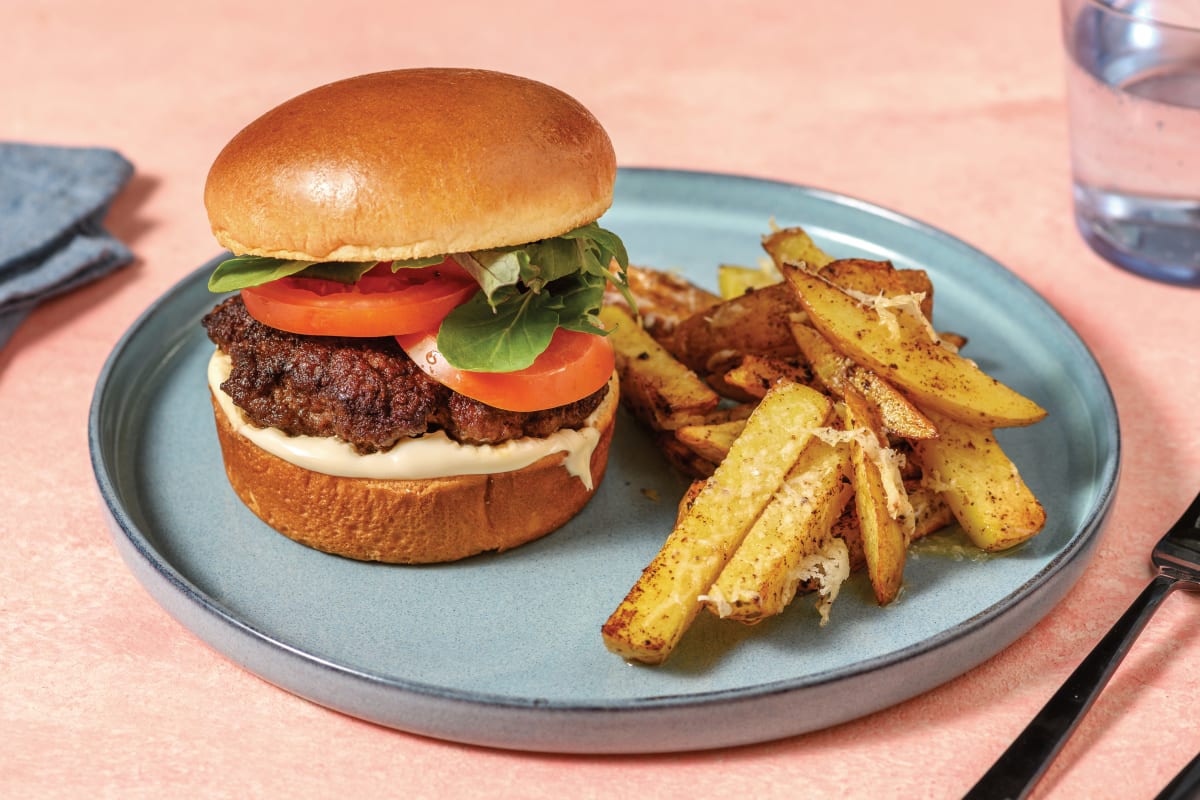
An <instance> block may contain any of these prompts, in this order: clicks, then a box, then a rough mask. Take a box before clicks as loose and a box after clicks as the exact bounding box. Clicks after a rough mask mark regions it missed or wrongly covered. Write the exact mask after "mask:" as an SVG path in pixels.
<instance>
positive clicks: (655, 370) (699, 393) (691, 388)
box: [600, 306, 721, 430]
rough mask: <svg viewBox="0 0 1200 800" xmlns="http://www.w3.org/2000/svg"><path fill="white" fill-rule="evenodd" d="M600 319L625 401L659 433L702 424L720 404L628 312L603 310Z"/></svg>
mask: <svg viewBox="0 0 1200 800" xmlns="http://www.w3.org/2000/svg"><path fill="white" fill-rule="evenodd" d="M600 319H601V320H602V321H603V322H604V324H605V326H606V327H607V328H608V330H609V335H608V338H609V340H610V341H611V342H612V345H613V350H614V351H615V353H616V362H617V374H618V375H619V376H620V379H621V399H622V401H623V402H625V403H626V405H629V406H631V407H632V408H633V410H634V413H636V414H639V415H642V416H644V417H646V418H648V419H650V420H652V421H653V423H654V427H655V429H656V430H674V429H675V428H678V427H680V426H682V425H687V424H690V423H694V422H703V421H704V415H705V414H707V413H708V412H710V411H712V410H714V409H715V408H716V407H717V406H718V405H719V404H720V402H721V398H720V397H718V396H717V393H716V392H714V391H713V390H712V389H710V388H709V387H708V385H707V384H705V383H704V381H702V380H700V378H698V377H697V376H696V373H694V372H693V371H692V370H690V369H688V368H687V367H686V366H684V365H683V364H681V363H679V362H678V361H676V360H675V359H674V358H672V357H671V355H670V354H669V353H668V352H667V351H666V350H665V349H664V348H663V347H662V346H661V345H660V344H659V343H658V342H656V341H655V340H654V338H653V337H651V336H650V334H649V333H647V332H646V331H645V330H644V329H643V328H642V327H641V326H640V325H638V323H637V322H636V321H635V320H634V319H633V317H631V316H629V314H628V313H626V312H625V311H624V310H622V309H621V308H619V307H617V306H605V307H604V308H603V309H601V311H600Z"/></svg>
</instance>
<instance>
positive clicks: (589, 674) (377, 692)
mask: <svg viewBox="0 0 1200 800" xmlns="http://www.w3.org/2000/svg"><path fill="white" fill-rule="evenodd" d="M772 219H774V220H775V221H776V222H777V223H779V224H780V225H791V224H800V225H803V226H805V227H806V228H807V229H808V230H809V231H810V232H811V233H812V235H813V237H814V238H815V239H816V240H817V242H818V243H819V244H821V245H822V246H824V247H825V248H826V249H827V250H829V251H830V252H832V253H834V254H836V255H845V256H861V257H872V258H887V259H891V260H892V261H893V262H895V263H896V265H897V266H899V267H923V268H925V269H927V270H928V271H929V272H930V273H931V274H932V277H933V280H934V284H935V286H936V291H937V302H936V305H937V309H936V312H935V313H936V323H937V325H938V326H939V327H940V328H942V329H947V330H953V331H957V332H960V333H963V334H966V335H967V336H968V337H970V344H969V350H968V354H969V355H970V356H971V357H973V358H975V359H976V360H978V361H979V362H980V363H981V365H982V366H983V367H984V368H985V369H986V370H988V371H989V372H991V373H992V374H994V375H996V376H997V377H998V378H1000V379H1001V380H1003V381H1005V382H1007V383H1008V384H1010V385H1012V386H1013V387H1015V388H1016V389H1017V390H1019V391H1021V392H1023V393H1025V394H1027V395H1029V396H1030V397H1032V398H1034V399H1035V400H1037V402H1039V403H1041V404H1042V405H1043V406H1044V407H1046V408H1047V409H1048V410H1049V412H1050V415H1049V418H1048V419H1047V420H1046V421H1044V422H1042V423H1040V424H1038V425H1036V426H1034V427H1033V428H1029V429H1021V430H1006V431H1002V432H1001V434H1000V438H1001V441H1002V443H1003V445H1004V446H1005V448H1006V449H1007V450H1008V451H1009V453H1010V455H1011V456H1012V457H1013V459H1014V461H1016V463H1017V464H1018V465H1019V466H1020V468H1021V470H1022V473H1023V475H1024V476H1025V478H1026V479H1027V481H1028V483H1029V484H1030V485H1031V487H1032V488H1033V489H1034V491H1035V492H1036V493H1037V495H1038V496H1039V497H1040V498H1041V500H1042V501H1043V503H1044V504H1045V506H1046V509H1047V511H1048V514H1049V523H1048V525H1047V527H1046V530H1045V531H1044V532H1043V533H1042V534H1041V535H1040V536H1039V537H1037V538H1036V539H1035V540H1033V541H1031V542H1030V543H1028V544H1026V545H1025V546H1023V547H1021V548H1019V549H1017V550H1016V551H1015V552H1013V553H1011V554H1008V555H1005V556H1003V557H999V558H992V559H989V560H985V561H974V560H955V559H954V558H951V557H948V556H942V555H938V554H937V553H928V552H925V553H918V554H917V556H916V557H914V558H912V559H910V562H909V564H908V566H907V569H906V572H905V590H904V593H903V595H902V597H901V599H900V600H899V601H898V602H896V603H895V604H893V605H891V606H889V607H887V608H879V607H877V606H876V605H875V604H874V602H873V601H872V599H871V596H870V590H869V587H868V585H867V583H866V581H865V580H864V578H863V577H862V576H856V577H854V578H852V579H851V581H850V582H848V583H847V585H846V587H845V588H844V589H843V593H842V595H841V596H840V597H839V599H838V601H837V603H836V604H835V605H834V608H833V617H832V621H831V623H830V624H829V625H828V626H826V627H823V628H822V627H819V626H818V625H817V615H816V612H815V610H814V609H813V606H812V602H811V600H809V599H800V600H798V601H797V602H795V603H794V604H793V605H792V606H791V607H790V608H789V610H788V611H787V612H786V613H785V614H783V615H781V616H780V617H778V618H775V619H773V620H770V621H767V622H764V623H762V624H761V625H758V626H757V627H754V628H746V627H743V626H741V625H739V624H737V623H732V622H722V621H718V620H716V619H714V618H711V617H709V616H708V615H701V617H700V618H699V619H698V620H697V622H696V624H695V625H694V626H693V628H692V629H691V630H690V631H689V632H688V633H687V635H686V636H685V637H684V640H683V642H682V644H681V646H680V647H679V649H678V650H677V651H676V652H675V654H674V655H673V656H672V658H671V660H670V661H669V662H668V663H667V664H666V665H664V666H661V667H638V666H631V665H629V664H626V663H624V662H622V661H621V660H620V659H618V658H616V657H615V656H613V655H611V654H609V653H608V652H607V651H606V650H605V649H604V646H603V644H602V643H601V639H600V625H601V623H603V622H604V620H605V619H606V618H607V617H608V615H609V613H611V612H612V610H613V609H614V608H616V606H617V604H618V602H619V601H620V600H621V598H622V597H623V596H624V595H625V593H626V591H628V589H629V587H630V586H631V585H632V584H633V582H634V581H635V580H636V579H637V577H638V575H639V573H640V572H641V570H642V568H643V567H644V566H645V565H646V564H647V563H648V562H649V561H650V559H651V558H652V557H653V555H654V553H655V552H656V551H657V549H658V547H659V546H660V544H661V543H662V541H663V539H664V538H665V536H666V535H667V533H668V532H669V530H670V528H671V523H672V519H673V517H674V514H675V503H676V500H677V499H678V497H679V496H680V494H681V492H682V491H683V489H684V485H685V484H684V481H683V480H682V479H680V478H679V477H677V476H676V475H674V474H673V473H672V471H671V470H670V469H669V468H668V467H667V466H666V465H665V463H664V462H663V460H662V459H661V458H660V456H659V455H658V453H657V452H656V451H655V449H654V447H653V446H652V444H651V442H650V439H649V438H648V437H647V436H646V435H645V434H644V433H643V432H642V431H641V430H639V429H638V427H637V426H636V425H635V424H634V423H633V421H632V420H631V419H630V418H628V417H622V418H621V419H620V420H619V424H620V429H619V434H618V436H617V440H616V442H615V444H614V449H613V455H612V459H611V462H610V466H609V474H608V477H607V479H606V481H605V482H604V484H603V486H602V487H601V489H600V491H599V493H598V495H597V497H596V498H595V499H594V500H593V502H592V503H591V505H590V506H589V507H588V508H587V509H586V510H585V511H584V512H583V513H582V514H581V515H580V516H579V517H577V518H576V519H575V520H573V521H572V522H571V523H570V524H569V525H568V526H567V527H565V528H563V529H561V530H559V531H558V532H556V533H554V534H553V535H551V536H548V537H546V538H544V539H542V540H540V541H537V542H535V543H533V544H530V545H526V546H524V547H521V548H518V549H517V550H514V551H511V552H508V553H505V554H502V555H498V556H484V557H479V558H475V559H470V560H467V561H464V562H460V563H456V564H449V565H443V566H432V567H402V566H385V565H378V564H364V563H358V562H354V561H349V560H345V559H341V558H337V557H333V556H328V555H323V554H321V553H318V552H315V551H313V550H308V549H306V548H304V547H302V546H300V545H298V544H294V543H293V542H291V541H290V540H288V539H286V538H284V537H282V536H280V535H278V534H276V533H274V532H273V531H271V530H270V529H268V528H267V527H265V526H264V525H263V524H262V523H260V522H259V520H258V519H257V518H256V517H254V516H253V515H252V514H251V513H250V512H249V511H248V510H247V509H246V508H244V507H243V506H242V504H241V503H240V502H239V501H238V499H237V498H236V497H235V496H234V494H233V492H232V490H231V489H230V488H229V486H228V484H227V483H226V480H225V475H224V472H223V469H222V462H221V456H220V452H219V448H218V445H217V440H216V436H215V432H214V429H213V419H212V411H211V408H210V405H209V400H208V392H207V388H206V384H205V363H206V362H207V360H208V357H209V354H210V350H211V346H210V344H209V342H208V340H207V338H206V337H205V335H204V332H203V330H202V329H201V327H200V324H199V322H200V317H201V316H202V315H203V314H204V313H205V312H207V311H208V310H209V309H210V308H211V307H212V306H213V305H214V302H215V301H214V298H213V296H211V295H210V294H209V293H208V292H207V290H206V288H205V282H206V279H207V275H208V273H209V270H210V268H211V266H212V265H211V264H209V265H205V266H203V267H201V268H199V269H197V270H196V271H195V272H194V273H193V274H191V275H190V276H188V277H187V278H186V279H184V280H183V281H182V282H181V283H180V284H179V285H177V286H176V287H175V288H173V289H172V290H171V291H170V292H168V293H167V294H166V295H165V296H164V297H162V298H161V299H160V300H159V301H157V302H156V303H155V304H154V305H153V306H152V307H151V308H150V309H148V310H147V311H146V312H145V314H144V315H143V316H142V317H141V318H140V319H139V320H138V321H137V322H136V323H135V324H134V326H133V327H132V328H131V329H130V330H129V332H128V333H127V334H126V335H125V336H124V338H123V339H122V340H121V341H120V343H119V344H118V345H117V347H116V349H115V350H114V352H113V353H112V355H111V357H110V358H109V360H108V363H107V364H106V366H105V368H104V371H103V373H102V374H101V376H100V379H99V382H98V384H97V386H96V392H95V398H94V401H93V404H92V409H91V418H90V424H89V440H90V447H91V453H92V461H93V465H94V469H95V474H96V479H97V481H98V483H99V488H100V492H101V494H102V496H103V499H104V503H105V504H106V506H107V509H108V511H109V512H110V514H111V518H112V522H113V530H114V535H115V541H116V543H117V546H118V548H119V550H120V552H121V554H122V556H123V557H124V558H125V559H126V561H127V563H128V564H129V567H130V569H131V570H132V571H133V573H134V574H135V575H136V576H137V578H138V579H139V580H140V581H141V582H142V583H143V584H144V586H145V587H146V589H147V590H148V591H149V593H150V594H151V595H152V596H153V597H154V598H155V599H156V600H157V601H158V602H159V603H161V604H162V605H163V606H164V607H165V608H166V609H167V611H169V612H170V613H171V614H172V615H174V616H175V617H176V618H178V619H179V620H180V621H181V622H182V623H183V624H184V625H186V626H187V627H188V628H190V629H191V630H192V631H194V632H195V633H196V634H197V635H198V636H199V637H200V638H202V639H203V640H204V641H206V642H208V643H209V644H210V645H211V646H212V647H214V648H215V649H217V650H218V651H220V652H221V653H223V654H225V655H226V656H228V657H229V658H230V659H232V660H233V661H235V662H237V663H238V664H241V665H243V666H244V667H245V668H246V669H248V670H250V671H251V672H253V673H255V674H257V675H259V676H261V677H263V678H265V679H266V680H268V681H270V682H272V683H274V684H276V685H278V686H280V687H282V688H283V689H286V690H288V691H290V692H293V693H295V694H297V695H300V696H302V697H305V698H308V699H310V700H312V701H314V702H316V703H320V704H321V705H324V706H327V707H329V708H332V709H336V710H338V711H341V712H344V713H346V714H351V715H353V716H355V717H360V718H363V719H367V720H371V721H373V722H377V723H380V724H382V725H386V726H391V727H394V728H399V729H402V730H405V731H411V732H415V733H420V734H424V735H428V736H434V737H439V738H444V739H451V740H456V741H461V742H469V743H476V744H483V745H490V746H495V747H505V748H517V749H525V750H540V751H558V752H574V753H615V752H655V751H674V750H689V749H700V748H709V747H720V746H728V745H738V744H746V743H750V742H756V741H763V740H768V739H773V738H779V737H784V736H790V735H794V734H800V733H804V732H806V731H812V730H816V729H819V728H823V727H825V726H829V725H833V724H836V723H840V722H844V721H846V720H850V719H853V718H855V717H859V716H862V715H865V714H868V713H870V712H873V711H876V710H879V709H882V708H886V707H888V706H891V705H893V704H895V703H898V702H901V701H903V700H905V699H907V698H910V697H913V696H915V695H917V694H920V693H921V692H924V691H926V690H928V689H930V688H932V687H934V686H937V685H939V684H941V683H943V682H945V681H947V680H949V679H951V678H953V677H955V676H957V675H960V674H962V673H964V672H966V671H967V670H969V669H971V668H972V667H974V666H976V665H977V664H979V663H980V662H982V661H983V660H985V659H987V658H988V657H989V656H992V655H993V654H995V653H997V652H998V651H1000V650H1001V649H1002V648H1004V647H1005V646H1007V645H1008V644H1009V643H1011V642H1012V641H1013V640H1014V639H1016V638H1017V637H1018V636H1020V635H1022V634H1023V633H1024V632H1025V631H1026V630H1028V629H1029V628H1030V627H1031V626H1032V625H1033V624H1034V623H1035V622H1037V621H1038V620H1039V619H1040V618H1041V617H1042V616H1043V615H1044V614H1045V613H1046V612H1047V611H1049V610H1050V609H1051V608H1052V607H1053V606H1054V604H1055V603H1056V602H1058V600H1059V599H1060V598H1061V597H1062V596H1063V595H1064V594H1065V593H1066V592H1067V590H1068V589H1069V588H1070V587H1071V586H1072V584H1073V583H1074V582H1075V580H1076V579H1077V578H1078V577H1079V575H1080V573H1081V572H1082V571H1083V569H1084V567H1085V565H1086V563H1087V561H1088V560H1089V558H1090V555H1091V553H1092V550H1093V549H1094V546H1095V544H1096V540H1097V537H1098V533H1099V530H1100V528H1101V525H1102V523H1103V522H1104V519H1105V517H1106V515H1107V513H1108V510H1109V507H1110V504H1111V502H1112V498H1113V491H1114V486H1115V483H1116V480H1117V473H1118V463H1119V439H1118V431H1117V417H1116V411H1115V408H1114V404H1113V400H1112V396H1111V393H1110V391H1109V388H1108V385H1107V383H1106V382H1105V379H1104V376H1103V374H1102V373H1101V371H1100V369H1099V367H1098V366H1097V364H1096V362H1095V361H1094V359H1093V358H1092V356H1091V355H1090V353H1089V352H1088V350H1087V348H1086V347H1085V346H1084V345H1083V343H1082V342H1081V341H1080V340H1079V338H1078V336H1077V335H1076V334H1075V333H1074V332H1073V331H1072V330H1071V328H1070V327H1069V326H1068V325H1067V324H1066V323H1065V322H1064V321H1063V319H1062V318H1061V317H1060V316H1059V315H1058V314H1057V313H1056V312H1055V311H1054V310H1053V309H1052V308H1051V307H1050V306H1049V305H1047V304H1046V302H1045V301H1043V300H1042V299H1041V298H1040V297H1039V296H1038V295H1037V294H1035V293H1034V292H1033V291H1032V290H1031V289H1030V288H1029V287H1028V286H1027V285H1025V284H1024V283H1022V282H1021V281H1020V280H1019V279H1017V278H1016V277H1014V276H1013V275H1012V274H1011V273H1009V272H1008V271H1006V270H1005V269H1004V268H1003V267H1001V266H1000V265H999V264H997V263H996V262H994V261H992V260H991V259H990V258H988V257H987V256H985V255H984V254H982V253H980V252H979V251H977V250H974V249H972V248H971V247H969V246H967V245H966V244H964V243H963V242H961V241H959V240H957V239H955V238H954V237H952V236H949V235H947V234H945V233H943V232H940V231H938V230H935V229H933V228H930V227H929V226H927V225H923V224H921V223H919V222H915V221H913V220H911V219H908V218H906V217H903V216H901V215H898V214H895V213H893V212H890V211H886V210H884V209H881V208H878V207H876V206H872V205H870V204H867V203H863V202H860V201H858V200H853V199H850V198H847V197H843V196H840V195H835V194H830V193H828V192H823V191H815V190H812V189H807V188H803V187H798V186H792V185H786V184H780V183H771V182H765V181H759V180H751V179H747V178H740V177H731V176H724V175H712V174H700V173H690V172H671V171H659V170H640V169H629V170H623V171H622V172H621V173H620V176H619V178H618V182H617V198H616V202H615V203H614V205H613V208H612V210H611V211H610V212H609V213H608V214H607V215H606V216H605V218H604V220H603V223H604V224H605V225H606V226H607V227H610V228H612V229H613V230H615V231H617V232H619V233H620V234H621V235H622V236H623V237H624V239H625V242H626V244H627V245H628V248H629V252H630V253H631V255H632V258H633V259H634V261H635V263H638V264H644V265H649V266H655V267H662V268H673V269H678V270H680V271H681V272H682V273H684V274H685V275H687V276H688V277H690V278H692V279H694V280H696V281H698V282H699V283H702V284H706V285H709V286H714V285H715V279H716V267H717V265H718V264H720V263H741V264H754V263H756V261H757V259H758V258H760V256H761V251H760V248H759V244H758V243H759V240H760V237H761V235H762V234H763V233H765V232H766V231H767V230H768V226H769V224H770V220H772Z"/></svg>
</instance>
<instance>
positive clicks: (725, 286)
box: [717, 263, 783, 300]
mask: <svg viewBox="0 0 1200 800" xmlns="http://www.w3.org/2000/svg"><path fill="white" fill-rule="evenodd" d="M782 282H783V275H781V274H780V273H779V270H778V269H776V268H775V265H774V264H773V263H768V264H767V265H765V266H763V267H757V268H755V267H742V266H738V265H736V264H722V265H720V266H719V267H717V291H718V292H719V293H720V295H721V297H722V298H723V299H725V300H729V299H731V298H734V297H741V296H742V295H744V294H745V293H746V292H752V291H754V290H756V289H763V288H765V287H767V286H771V285H772V284H776V283H782Z"/></svg>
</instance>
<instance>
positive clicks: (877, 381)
mask: <svg viewBox="0 0 1200 800" xmlns="http://www.w3.org/2000/svg"><path fill="white" fill-rule="evenodd" d="M792 336H793V337H794V338H795V339H796V344H797V345H798V346H799V347H800V352H802V353H803V354H804V357H805V358H806V359H807V361H808V362H809V365H810V367H811V369H812V372H813V375H814V376H815V377H816V378H817V380H819V381H820V382H821V384H822V385H823V386H824V387H825V388H826V389H828V390H829V391H830V392H831V393H832V394H833V395H834V396H835V397H841V396H842V395H843V393H844V392H845V390H846V387H852V388H853V389H855V390H857V391H858V392H859V393H860V394H862V396H863V397H864V398H865V399H866V400H867V402H868V403H870V404H871V405H872V406H873V407H874V408H875V410H876V411H877V412H878V414H879V418H880V421H881V422H882V424H883V426H884V428H886V429H887V430H889V431H891V432H892V433H894V434H896V435H897V436H902V437H905V438H908V439H931V438H933V437H934V436H937V428H936V427H934V424H933V423H932V422H930V421H929V417H927V416H925V415H924V414H922V413H921V410H920V409H918V408H917V407H916V406H914V405H913V404H912V402H910V401H909V399H908V398H907V397H905V396H904V395H903V394H901V393H900V392H898V391H896V389H895V387H893V386H892V385H891V384H890V383H888V382H887V381H885V380H884V379H883V378H880V377H879V376H878V375H877V374H876V373H874V372H872V371H871V370H869V369H866V368H865V367H860V366H859V365H857V364H855V363H854V362H853V361H851V360H850V359H849V358H846V357H845V356H844V355H842V354H841V353H839V352H838V351H837V350H836V349H835V348H834V346H833V345H831V344H830V343H829V342H828V341H827V340H826V339H825V337H824V336H822V335H821V334H820V333H818V332H817V330H816V329H815V328H812V327H810V326H809V325H808V324H807V323H806V322H803V321H801V320H800V319H797V318H793V319H792Z"/></svg>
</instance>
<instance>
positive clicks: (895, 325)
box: [783, 264, 1046, 428]
mask: <svg viewBox="0 0 1200 800" xmlns="http://www.w3.org/2000/svg"><path fill="white" fill-rule="evenodd" d="M783 273H784V276H785V277H786V278H787V279H788V282H789V283H790V284H791V285H792V286H793V287H794V288H795V289H796V292H797V295H798V296H799V300H800V304H801V305H802V306H803V307H804V310H805V311H806V312H807V313H808V318H809V320H810V321H811V322H812V324H813V327H814V328H816V329H817V330H818V331H820V332H821V334H822V335H823V336H824V337H825V338H826V339H828V340H829V341H830V342H831V343H832V344H833V345H834V346H835V347H836V348H837V349H838V350H840V351H841V352H842V353H843V354H845V355H847V356H849V357H850V358H851V359H853V360H854V361H855V362H856V363H858V364H862V365H865V366H867V367H870V368H871V369H873V370H874V371H876V372H878V373H879V374H880V375H882V376H883V377H885V378H887V379H888V380H890V381H891V382H892V383H893V384H895V385H896V386H898V387H899V388H901V389H903V390H905V391H907V392H908V393H909V394H910V395H911V396H912V397H913V398H914V399H915V400H916V402H917V404H918V405H919V406H920V407H921V408H923V409H934V410H936V411H939V412H940V413H942V414H944V415H945V416H947V417H950V418H952V419H956V420H959V421H961V422H966V423H968V424H975V425H980V426H984V427H988V428H1003V427H1012V426H1017V425H1031V424H1033V423H1035V422H1037V421H1038V420H1040V419H1042V418H1043V417H1045V416H1046V410H1045V409H1044V408H1042V407H1041V406H1039V405H1038V404H1037V403H1035V402H1034V401H1032V400H1030V399H1029V398H1027V397H1025V396H1024V395H1021V394H1019V393H1017V392H1016V391H1014V390H1013V389H1011V388H1009V387H1008V386H1005V385H1004V384H1002V383H1000V382H999V381H997V380H996V379H995V378H993V377H991V376H990V375H987V374H986V373H984V372H983V371H982V370H981V369H979V367H977V366H976V365H975V364H974V363H973V362H971V361H969V360H968V359H965V358H963V357H961V356H959V355H957V354H956V353H952V352H951V351H950V350H947V349H946V348H944V347H942V346H941V345H940V344H938V343H937V341H936V340H935V338H934V336H933V335H932V333H931V331H932V329H931V328H929V327H928V321H925V322H924V323H922V322H919V321H917V320H916V319H914V317H913V315H911V314H907V313H904V312H902V311H901V312H899V313H891V314H887V315H886V316H885V315H883V314H881V313H880V312H879V311H878V310H877V309H876V308H873V307H871V306H868V305H866V304H865V303H863V302H861V301H860V300H858V299H856V298H854V297H852V296H851V295H849V294H847V293H846V292H844V291H843V290H841V289H839V288H838V287H837V286H834V285H833V284H832V283H830V282H829V281H827V280H825V279H824V278H822V277H820V276H818V275H816V274H814V273H812V272H809V271H808V270H806V269H804V268H802V267H798V266H795V265H791V264H785V265H784V268H783Z"/></svg>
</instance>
